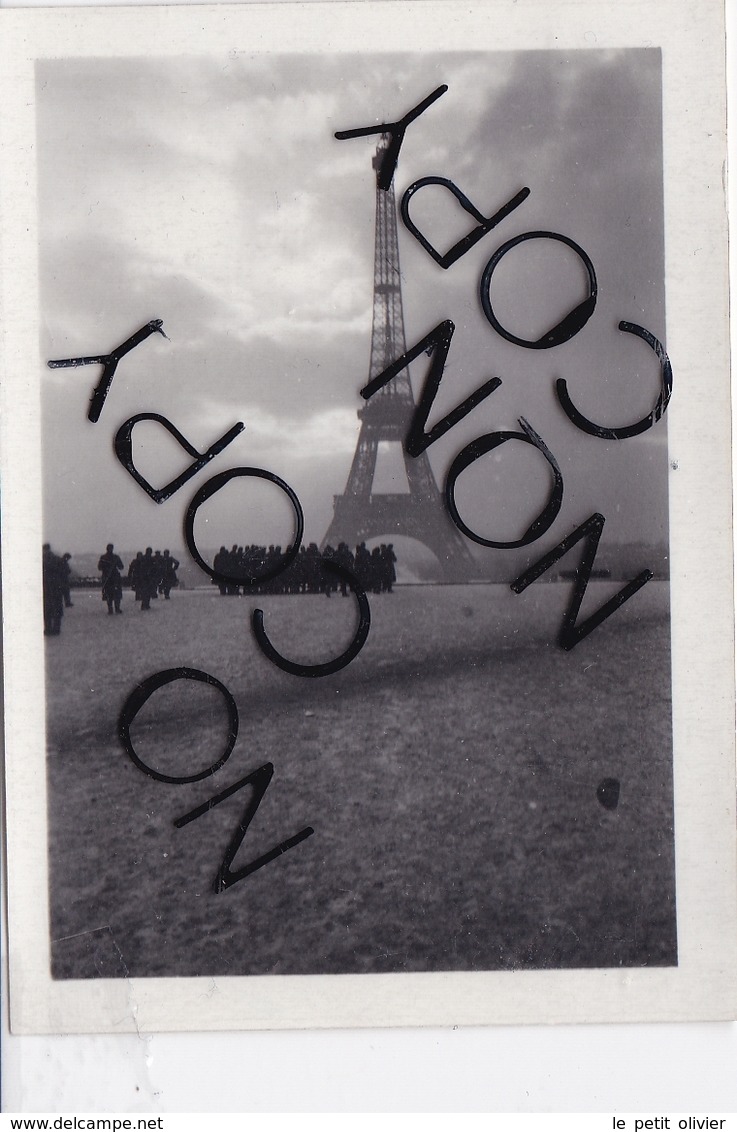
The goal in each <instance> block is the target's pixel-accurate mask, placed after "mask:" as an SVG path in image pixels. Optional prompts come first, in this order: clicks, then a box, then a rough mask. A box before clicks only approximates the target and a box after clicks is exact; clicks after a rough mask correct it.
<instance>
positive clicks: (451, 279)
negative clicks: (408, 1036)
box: [5, 35, 734, 1027]
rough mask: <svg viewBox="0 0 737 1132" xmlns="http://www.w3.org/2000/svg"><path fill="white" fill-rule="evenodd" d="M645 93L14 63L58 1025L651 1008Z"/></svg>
mask: <svg viewBox="0 0 737 1132" xmlns="http://www.w3.org/2000/svg"><path fill="white" fill-rule="evenodd" d="M602 38H603V37H602ZM236 42H237V47H236V46H235V43H236ZM62 46H63V45H62ZM664 54H665V53H664V51H663V49H662V47H661V46H660V45H658V44H657V43H654V42H653V43H649V44H648V45H647V46H643V45H638V46H630V45H626V44H625V45H618V46H616V45H615V46H608V45H606V44H605V43H602V44H599V43H598V42H597V39H596V36H592V37H591V38H590V39H587V40H585V41H584V42H583V43H582V44H581V45H579V46H577V47H576V49H568V48H566V47H564V46H558V45H556V44H555V43H554V42H545V43H542V42H536V43H535V44H534V47H533V46H531V47H527V48H526V47H523V46H519V45H515V46H511V47H508V48H506V49H494V48H493V45H489V46H487V45H483V44H475V43H474V42H473V41H472V38H469V42H468V44H467V46H466V47H465V48H464V49H463V50H460V49H458V46H457V45H454V46H453V48H452V49H450V48H448V49H446V48H444V46H443V42H442V36H441V35H438V37H437V44H436V45H435V46H434V47H433V49H429V48H425V49H423V50H416V49H412V48H411V47H410V46H409V45H408V44H407V43H406V42H404V40H402V39H401V37H400V40H399V42H398V44H397V47H396V49H387V48H384V49H382V50H378V49H374V48H372V47H371V46H370V45H361V44H360V43H357V44H356V46H355V49H353V50H351V49H347V48H346V46H345V44H343V45H342V46H341V48H340V49H339V50H336V49H333V48H331V45H330V37H329V36H328V37H327V42H326V44H325V47H324V49H322V50H320V51H317V50H307V51H295V50H289V49H288V47H281V46H280V45H278V44H277V45H276V46H274V44H273V43H272V45H271V46H270V48H269V49H268V50H266V49H261V48H259V45H258V44H257V43H254V46H253V47H252V48H250V47H249V45H248V43H246V42H244V41H242V40H238V41H235V40H234V47H233V49H231V50H227V49H224V48H223V46H222V45H221V43H220V41H218V43H217V44H214V45H212V46H210V45H208V46H207V48H206V49H205V47H202V48H198V44H197V42H196V41H191V46H190V49H189V50H187V51H178V52H176V53H174V52H172V51H171V50H168V51H166V52H164V51H162V52H161V54H158V53H157V49H156V43H155V42H152V41H149V42H148V43H147V45H146V49H145V50H140V51H139V52H134V51H131V50H130V48H128V49H126V50H121V51H120V52H119V53H117V54H116V53H114V52H112V53H111V48H110V45H109V44H108V46H107V47H106V49H105V51H104V52H101V53H100V54H96V53H95V52H94V51H93V50H90V49H89V48H86V49H85V50H84V51H83V52H78V51H68V52H66V53H65V51H64V50H57V51H53V52H49V51H45V52H44V53H43V56H42V57H41V56H39V57H38V58H37V59H36V60H35V61H34V66H33V80H32V81H33V96H34V130H35V134H34V140H33V166H34V175H35V184H36V202H35V209H36V224H37V240H36V248H37V258H36V263H35V265H34V271H36V272H37V275H36V284H37V300H38V310H37V318H36V319H35V321H34V326H35V330H36V352H35V354H34V355H32V356H30V357H28V358H27V359H26V362H27V367H28V369H29V370H31V371H33V378H32V381H30V383H28V384H27V387H26V386H23V385H22V382H21V376H20V374H14V375H13V379H14V380H15V379H16V378H17V380H18V382H19V383H21V387H22V388H23V389H25V398H26V403H27V404H28V403H29V402H32V411H33V412H34V413H36V414H37V417H36V420H37V428H38V433H37V435H38V439H39V449H40V451H39V457H40V460H39V510H38V514H39V516H40V529H39V527H38V525H37V527H34V531H35V534H36V536H37V545H36V548H35V550H34V551H33V553H32V554H31V555H30V557H29V558H28V560H27V561H26V562H25V563H24V564H23V568H24V569H25V571H26V573H27V576H28V578H29V579H32V581H29V585H28V590H27V592H26V594H25V596H24V597H23V599H22V600H23V602H24V603H25V606H26V607H27V614H28V633H29V635H30V634H31V633H33V634H35V637H34V642H35V643H34V646H33V647H34V648H35V649H36V650H37V654H36V655H40V650H41V649H42V650H43V684H42V687H43V693H42V696H41V697H40V698H38V699H37V700H36V703H35V705H34V708H33V711H34V713H37V714H38V715H39V717H40V721H39V722H37V728H41V727H42V730H43V752H42V758H38V759H37V762H36V764H35V765H36V766H38V767H41V768H42V772H43V773H42V777H43V790H42V792H41V793H40V794H39V797H40V798H44V799H45V803H44V805H45V839H44V844H43V846H42V847H41V848H39V847H38V846H37V849H36V852H37V853H43V854H44V857H45V869H46V879H47V888H48V899H47V909H46V912H45V913H44V914H47V917H48V918H47V920H46V921H45V925H46V928H47V938H46V940H45V941H44V944H43V946H44V948H47V949H48V951H47V954H48V972H47V974H48V978H49V981H50V984H51V985H53V986H54V987H56V988H57V990H59V989H60V990H61V993H62V994H64V993H65V991H64V986H65V985H66V986H68V987H69V988H70V991H71V988H76V989H75V994H76V993H77V990H78V988H79V987H80V986H81V985H85V986H86V987H88V988H89V987H91V988H92V989H88V990H83V991H79V993H80V995H84V994H89V995H91V996H93V997H94V995H95V993H96V992H95V990H94V985H95V984H99V985H100V987H103V988H104V987H107V986H108V985H109V984H110V982H113V983H115V982H117V983H118V984H119V986H120V987H121V988H125V987H126V986H127V985H128V984H129V983H130V981H131V980H142V981H144V982H145V981H146V980H156V983H153V982H152V983H150V984H149V986H150V987H152V988H153V987H160V986H164V985H168V984H163V983H161V982H160V980H167V981H168V980H172V981H174V982H176V981H181V982H184V981H186V980H193V979H194V980H200V981H201V982H200V983H199V984H198V985H200V986H203V987H205V989H206V990H207V993H208V995H209V997H210V998H212V997H213V996H217V995H218V994H219V993H220V991H219V985H220V983H221V981H222V980H236V979H245V978H248V979H250V980H252V982H253V985H256V984H258V987H259V994H266V995H268V993H269V990H268V987H269V986H270V985H274V984H275V983H277V982H278V977H279V976H294V977H304V976H367V977H368V976H401V975H424V976H442V975H446V976H451V975H453V976H455V975H481V974H492V973H496V974H502V975H504V976H507V977H512V976H514V977H515V978H519V977H521V976H524V975H527V974H530V973H534V972H537V973H543V974H544V976H545V977H546V978H547V977H548V975H549V974H550V973H561V972H569V973H571V977H572V978H573V977H575V973H576V972H591V973H593V972H597V973H602V972H605V973H606V972H616V977H617V978H618V979H619V980H620V984H621V985H622V986H626V985H629V982H631V981H632V979H633V978H640V977H641V976H642V973H643V972H645V973H647V972H652V973H654V974H653V977H654V978H655V977H657V972H668V971H673V972H677V971H678V969H679V966H680V965H681V964H682V962H683V950H682V938H681V928H682V925H683V923H684V914H683V913H682V911H681V908H680V900H681V886H680V883H678V881H677V876H678V874H677V858H678V844H679V841H678V838H679V827H678V818H677V809H676V805H675V800H674V781H677V771H678V766H677V751H678V745H677V734H676V733H675V731H674V701H675V700H676V699H678V701H679V702H681V700H683V698H684V697H686V699H687V697H688V690H687V685H688V677H687V675H685V676H684V671H683V664H684V660H683V653H682V652H681V654H680V659H679V660H678V661H677V662H676V661H674V657H675V656H676V653H674V651H673V650H674V641H675V642H677V641H678V640H679V635H678V634H679V630H678V624H677V623H676V622H675V620H674V615H673V608H674V605H673V592H672V590H671V582H672V579H673V575H674V570H675V571H676V572H677V573H679V574H680V575H681V576H682V575H683V572H684V566H683V559H681V558H679V552H678V545H679V540H681V541H682V540H683V539H684V532H683V531H682V530H680V529H679V530H674V524H673V519H672V513H673V512H672V500H673V493H674V492H675V493H676V494H677V493H678V491H680V481H679V479H678V477H679V475H680V474H681V473H680V467H681V464H682V462H684V447H683V444H682V442H679V443H675V444H674V442H673V441H672V439H671V440H669V431H670V430H669V424H670V419H671V400H672V402H673V404H675V402H676V399H677V398H678V397H679V396H682V395H683V394H682V390H683V384H681V385H679V379H680V378H681V377H682V376H683V375H682V372H681V371H680V370H679V361H680V360H681V357H680V355H679V352H678V349H677V348H676V349H675V350H674V349H673V347H672V345H671V337H672V333H671V332H672V323H671V315H670V308H669V302H668V294H669V286H670V285H669V274H668V271H669V267H668V265H669V264H671V263H672V262H673V261H674V253H672V251H671V250H670V248H669V244H668V239H667V226H666V205H667V202H668V194H669V193H670V192H671V191H672V190H671V188H670V186H669V184H668V181H667V177H666V173H665V171H666V168H667V162H666V152H665V149H664V129H665V125H667V123H664V94H663V91H664V65H665V62H667V60H664ZM679 329H680V330H682V327H679ZM23 380H25V379H23ZM689 380H691V379H690V378H689ZM27 411H31V410H27ZM681 412H682V413H683V409H681ZM680 435H681V434H679V438H680ZM685 463H686V465H687V467H688V466H689V465H690V460H689V458H688V457H687V456H686V457H685ZM686 474H691V473H689V472H688V471H687V472H685V473H684V475H686ZM698 506H699V503H698V497H697V496H696V495H694V496H693V499H692V501H691V502H689V508H690V509H691V511H692V512H693V510H694V508H698ZM727 521H728V520H727ZM25 545H26V546H30V538H29V536H28V534H26V539H25ZM704 570H705V571H706V565H705V566H704ZM15 576H16V577H20V576H22V572H21V570H20V567H19V566H18V564H17V561H16V573H15ZM32 599H33V600H32ZM7 600H8V598H7V593H6V597H5V601H6V603H7ZM694 600H696V599H695V598H694ZM726 647H727V648H728V649H729V648H730V647H731V645H730V644H729V642H727V645H726ZM677 678H678V679H680V684H676V683H674V681H675V680H676V679H677ZM674 689H679V690H676V691H674ZM699 694H701V693H699ZM720 695H722V692H721V690H720V691H719V693H718V696H720ZM718 696H716V697H715V703H716V699H717V698H718ZM728 697H729V692H727V698H728ZM675 706H676V707H677V704H676V705H675ZM714 710H715V716H714V718H715V719H716V718H717V715H718V711H719V708H718V707H715V709H714ZM699 718H701V717H699ZM674 752H675V754H674ZM732 773H733V770H732ZM681 800H683V796H681ZM44 898H45V896H44V893H43V892H42V891H41V890H39V893H38V900H39V901H43V900H44ZM24 899H25V900H26V901H27V900H28V899H29V897H28V895H26V896H25V897H24ZM728 903H729V902H727V906H726V911H725V917H726V920H728V918H729V915H730V914H731V912H730V910H729V907H728ZM732 904H733V901H732ZM732 911H733V909H732ZM11 919H12V902H11ZM689 932H690V928H687V929H686V937H687V938H686V951H688V948H689V947H691V946H692V942H693V941H692V939H691V937H690V935H689ZM628 972H629V974H628ZM635 972H637V973H638V974H635ZM733 974H734V973H733ZM254 977H262V978H260V979H254ZM296 981H297V983H298V982H299V979H297V980H296ZM289 985H290V987H292V988H293V987H294V985H295V980H290V982H289ZM309 985H310V987H311V988H312V986H313V985H314V986H315V988H317V986H318V984H313V983H310V984H309ZM331 985H332V987H333V988H334V989H333V991H332V993H333V994H334V995H336V996H338V997H340V989H339V987H340V983H337V984H336V983H335V982H333V983H332V984H331ZM351 985H353V984H351ZM380 985H381V988H382V989H381V995H382V996H383V997H384V998H385V999H386V1003H387V1005H386V1006H385V1007H384V1013H383V1014H379V1015H377V1016H378V1017H382V1018H383V1022H384V1024H386V1023H387V1022H391V1021H392V1019H393V1015H392V1009H391V1004H392V997H393V991H392V988H393V986H399V984H397V983H395V982H393V981H392V980H391V979H390V980H388V981H384V982H382V983H381V984H380ZM407 985H408V984H402V987H401V994H400V992H399V991H398V995H399V997H402V996H404V997H405V999H406V997H407V996H408V991H407V989H406V987H407ZM413 985H416V987H417V992H418V994H422V993H424V990H423V989H422V988H425V987H427V986H429V985H430V984H429V983H425V982H422V983H417V984H413ZM568 985H569V986H570V987H571V988H574V987H575V985H576V984H574V983H569V984H568ZM448 986H450V984H448ZM484 986H485V987H487V988H490V987H491V984H484ZM542 986H543V984H540V983H538V984H536V987H537V988H540V987H542ZM208 988H209V990H208ZM264 988H267V989H264ZM336 988H337V989H336ZM122 993H123V996H124V998H125V994H127V991H125V990H123V991H122ZM244 993H245V994H246V995H247V994H248V990H246V991H245V992H244ZM369 993H370V992H369ZM443 993H444V994H446V995H448V996H452V990H445V991H444V992H443ZM465 993H466V994H473V991H472V990H471V989H469V987H466V991H465ZM483 993H484V994H486V993H489V989H486V990H484V991H483ZM511 993H514V992H513V991H512V992H511ZM156 994H157V992H156V991H155V990H153V989H152V990H151V995H152V996H153V997H154V998H155V997H156ZM309 994H310V995H314V996H318V995H319V991H318V990H317V989H314V990H312V989H310V991H309ZM571 994H573V996H574V997H575V996H576V994H580V991H579V992H576V991H575V990H572V991H571ZM409 997H410V998H411V997H412V995H409ZM66 1001H68V999H67V1000H66ZM308 1009H309V1008H308V1007H304V1006H302V1007H300V1010H302V1011H308ZM479 1009H480V1010H481V1011H482V1016H485V1015H484V1014H483V1012H484V1011H489V1010H491V1008H490V1007H484V1006H483V1005H482V1006H481V1007H480V1008H479ZM531 1011H532V1008H531V1007H529V1006H527V1007H525V1008H524V1009H522V1010H521V1013H520V1017H521V1018H522V1019H524V1018H525V1017H528V1018H529V1017H532V1014H533V1013H534V1011H532V1013H531ZM626 1012H627V1011H626V1010H625V1013H626ZM318 1013H319V1012H318ZM553 1013H555V1011H553ZM563 1013H564V1011H563ZM255 1014H256V1017H255V1020H254V1019H250V1020H248V1019H244V1021H243V1023H242V1024H245V1025H259V1024H268V1022H264V1021H263V1020H262V1019H263V1017H264V1015H263V1008H262V1007H261V1006H259V1008H258V1010H256V1011H255ZM542 1014H543V1015H544V1014H545V1010H543V1011H542ZM594 1014H596V1010H594ZM297 1015H298V1017H297V1021H296V1023H295V1022H294V1015H292V1016H291V1017H292V1024H302V1025H304V1024H307V1025H310V1024H313V1022H312V1021H310V1020H309V1018H310V1017H311V1016H310V1015H309V1013H303V1014H300V1013H299V1011H297ZM397 1016H398V1018H399V1019H403V1020H407V1019H411V1018H412V1017H413V1014H412V1007H411V1006H406V1005H405V1006H404V1007H402V1008H401V1009H399V1008H398V1015H397ZM47 1018H48V1015H47ZM108 1024H109V1025H115V1024H116V1023H115V1022H112V1021H109V1022H108ZM176 1024H177V1023H176V1021H175V1022H173V1023H172V1026H173V1027H175V1026H176ZM215 1024H216V1023H213V1025H215ZM276 1024H284V1022H281V1023H279V1022H277V1023H276ZM317 1024H319V1022H318V1023H317ZM45 1025H46V1026H48V1025H53V1021H52V1022H51V1023H49V1022H48V1021H47V1022H46V1023H45Z"/></svg>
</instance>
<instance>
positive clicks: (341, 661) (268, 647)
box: [252, 558, 371, 676]
mask: <svg viewBox="0 0 737 1132" xmlns="http://www.w3.org/2000/svg"><path fill="white" fill-rule="evenodd" d="M320 565H321V568H322V569H323V570H327V571H328V572H329V573H331V574H337V576H338V577H339V578H341V579H342V580H343V581H345V582H346V583H347V585H348V586H350V589H351V590H352V592H353V593H354V594H355V595H356V600H357V602H358V613H359V620H358V628H357V629H356V633H355V636H354V637H353V640H352V641H351V643H350V645H349V646H348V648H347V649H346V650H345V652H342V653H341V654H340V656H336V657H334V658H333V659H332V660H327V661H325V662H324V663H323V664H300V663H298V662H297V661H294V660H288V659H287V658H286V657H284V656H282V655H281V653H279V652H277V650H276V649H275V648H274V646H273V645H272V643H271V641H270V640H269V638H268V637H267V635H266V630H265V629H264V614H263V610H261V609H254V611H253V618H252V624H253V631H254V634H255V636H256V640H257V642H258V645H259V648H260V649H261V651H262V652H263V653H264V654H265V655H266V656H267V657H268V658H269V660H270V661H271V662H272V663H273V664H275V665H276V666H277V667H278V668H281V669H282V671H284V672H289V673H291V675H292V676H330V675H331V674H332V673H333V672H339V671H340V669H341V668H345V667H346V665H348V664H350V663H351V661H352V660H353V659H354V657H356V656H358V654H359V652H360V651H361V649H362V648H363V646H364V645H365V644H366V638H367V637H368V635H369V629H370V628H371V608H370V606H369V602H368V598H367V597H366V591H365V590H364V589H363V588H362V586H361V585H360V583H359V581H358V579H357V578H356V577H355V575H354V574H353V573H352V572H351V571H350V570H349V569H348V568H347V567H346V566H342V565H341V564H340V563H339V562H333V561H332V560H331V559H329V558H323V559H322V560H321V563H320Z"/></svg>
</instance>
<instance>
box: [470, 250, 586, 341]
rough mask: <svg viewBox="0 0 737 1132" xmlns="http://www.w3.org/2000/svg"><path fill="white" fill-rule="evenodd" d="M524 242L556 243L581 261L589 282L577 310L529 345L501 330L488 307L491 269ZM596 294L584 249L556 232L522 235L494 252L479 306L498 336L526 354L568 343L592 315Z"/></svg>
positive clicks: (482, 283)
mask: <svg viewBox="0 0 737 1132" xmlns="http://www.w3.org/2000/svg"><path fill="white" fill-rule="evenodd" d="M525 240H557V241H558V243H561V244H565V245H566V246H567V247H569V248H571V249H572V250H573V251H574V252H575V253H576V255H577V256H579V257H580V259H581V261H582V262H583V265H584V267H585V268H586V273H587V275H588V278H589V293H588V295H587V297H586V298H585V299H584V301H583V302H582V303H579V305H578V306H577V307H574V308H573V310H572V311H569V313H568V314H567V315H566V317H565V318H564V319H563V320H562V322H559V323H558V324H557V325H556V326H554V327H553V328H552V330H548V331H547V333H546V334H543V336H542V338H538V339H537V341H531V340H529V339H527V338H518V337H517V335H516V334H512V332H511V331H509V330H507V329H506V328H505V327H504V326H502V324H501V323H500V321H499V319H498V318H497V317H496V315H495V313H494V309H493V307H492V305H491V277H492V275H493V273H494V269H495V268H496V266H497V264H498V263H499V261H500V260H501V259H502V258H503V256H505V255H506V254H507V252H509V251H511V250H512V248H516V247H517V245H518V244H522V243H524V242H525ZM597 291H598V284H597V282H596V272H595V271H594V265H593V263H592V262H591V260H590V259H589V257H588V256H587V255H586V252H585V251H584V250H583V248H581V247H579V246H578V244H577V243H575V242H574V241H573V240H570V239H569V238H568V236H561V235H560V234H559V233H558V232H522V233H521V235H519V236H515V237H514V238H513V239H511V240H507V242H506V244H502V246H501V247H500V248H497V250H496V251H495V252H494V254H493V256H492V257H491V259H490V260H489V262H488V263H487V265H486V267H485V268H484V272H483V275H482V276H481V306H482V307H483V308H484V314H485V315H486V317H487V318H488V320H489V322H490V323H491V325H492V326H493V327H494V329H495V330H496V332H497V334H501V336H502V338H506V340H507V341H508V342H514V344H515V345H516V346H524V347H525V349H526V350H550V349H551V348H552V347H553V346H560V345H561V344H562V343H563V342H568V341H569V339H571V338H574V337H575V335H576V334H578V332H579V330H582V329H583V327H584V326H585V325H586V323H587V322H588V320H589V319H590V318H591V316H592V314H593V313H594V308H595V306H596V296H597Z"/></svg>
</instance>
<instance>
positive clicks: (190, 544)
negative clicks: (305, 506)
mask: <svg viewBox="0 0 737 1132" xmlns="http://www.w3.org/2000/svg"><path fill="white" fill-rule="evenodd" d="M243 476H255V477H256V478H257V479H262V480H268V481H269V482H270V483H275V484H276V486H277V487H280V488H281V490H282V491H283V492H284V493H285V494H286V496H287V497H288V499H289V501H290V503H291V504H292V507H293V508H294V513H295V515H296V516H297V531H296V534H295V536H294V542H293V543H292V545H291V546H290V547H289V549H288V550H287V551H286V552H285V553H284V555H283V556H282V561H281V564H280V565H279V566H273V567H272V568H271V569H270V570H263V571H262V572H261V573H260V574H257V575H245V574H223V573H221V571H220V570H215V569H213V567H212V566H210V565H209V563H207V562H205V560H204V558H203V557H202V555H201V554H200V552H199V550H198V549H197V544H196V542H195V538H194V521H195V517H196V515H197V511H198V510H199V508H200V506H201V505H202V504H203V503H205V502H206V500H208V499H209V498H210V496H212V495H215V494H216V492H218V491H220V489H221V487H225V485H226V483H228V482H229V481H230V480H232V479H236V478H238V477H243ZM304 529H305V517H304V512H303V511H302V505H301V504H300V502H299V499H298V498H297V495H296V493H295V492H294V491H293V490H292V488H291V487H290V486H289V484H288V483H285V482H284V480H283V479H280V478H279V476H275V475H274V473H273V472H267V471H266V470H265V469H264V468H229V469H228V471H227V472H219V473H218V475H216V476H212V478H211V479H209V480H207V482H206V483H204V484H203V485H202V487H201V488H200V489H199V491H197V492H196V494H195V495H194V496H193V497H192V501H191V502H190V504H189V507H188V508H187V514H186V515H185V517H184V539H185V542H186V543H187V549H188V550H189V553H190V554H191V555H192V557H193V558H194V560H195V562H196V563H197V565H198V566H199V567H200V568H201V569H202V570H204V571H205V573H206V574H209V575H210V577H211V578H213V579H214V580H215V581H216V582H225V583H226V585H227V584H232V583H233V582H236V583H237V584H238V585H240V586H255V585H259V584H260V583H261V582H268V581H269V580H270V579H271V578H276V577H277V575H278V574H281V573H282V572H283V571H284V570H286V568H287V566H289V565H290V564H291V563H292V562H293V561H294V559H295V558H296V557H297V555H298V554H299V548H300V545H301V543H302V535H303V534H304Z"/></svg>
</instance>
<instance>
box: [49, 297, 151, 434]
mask: <svg viewBox="0 0 737 1132" xmlns="http://www.w3.org/2000/svg"><path fill="white" fill-rule="evenodd" d="M163 327H164V323H163V321H162V319H160V318H154V319H152V320H151V322H147V323H146V325H145V326H142V327H141V329H140V330H137V331H136V333H135V334H132V335H131V337H130V338H126V340H125V342H123V343H122V344H121V345H120V346H118V347H117V348H116V349H115V350H112V351H111V352H110V353H109V354H95V355H93V356H91V357H83V358H61V359H59V360H57V361H51V362H47V363H46V364H47V365H48V367H49V369H65V368H69V367H76V366H91V365H95V364H97V365H101V366H102V377H101V378H100V381H99V382H98V384H97V386H96V387H95V389H94V390H93V391H92V398H91V400H90V407H89V411H88V413H87V419H88V420H90V421H92V423H93V424H94V423H95V422H96V421H98V420H99V419H100V413H101V412H102V407H103V405H104V404H105V399H106V397H107V395H108V393H109V391H110V386H111V384H112V380H113V378H114V377H115V371H116V369H117V368H118V362H119V361H120V360H121V358H124V357H125V355H126V354H129V353H130V352H131V350H133V349H134V348H135V347H136V346H138V345H139V344H140V343H141V342H144V341H145V340H146V339H147V338H148V337H149V336H150V335H151V334H156V333H158V334H162V335H163V336H164V338H166V334H164V329H163Z"/></svg>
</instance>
